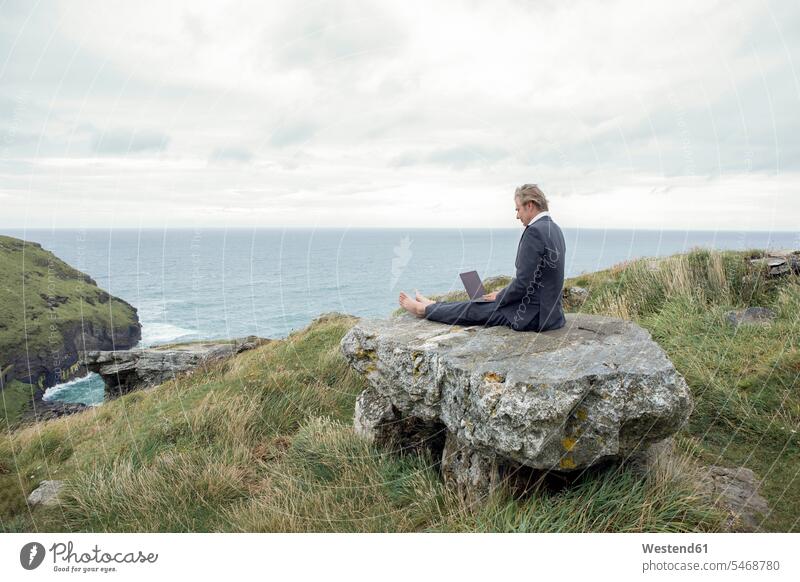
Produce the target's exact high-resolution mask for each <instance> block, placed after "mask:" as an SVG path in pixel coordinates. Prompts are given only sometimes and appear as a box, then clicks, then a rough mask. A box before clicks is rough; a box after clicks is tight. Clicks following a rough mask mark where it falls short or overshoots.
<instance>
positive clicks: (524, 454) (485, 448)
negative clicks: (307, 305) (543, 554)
mask: <svg viewBox="0 0 800 582" xmlns="http://www.w3.org/2000/svg"><path fill="white" fill-rule="evenodd" d="M566 317H567V324H566V326H565V327H563V328H561V329H558V330H552V331H548V332H544V333H533V332H516V331H513V330H511V329H509V328H506V327H491V328H484V327H482V326H473V327H461V326H448V325H442V324H440V323H435V322H430V321H427V320H422V319H417V318H414V317H412V316H410V315H402V316H400V317H396V318H392V319H388V320H380V319H361V320H360V321H359V322H358V323H357V324H356V325H355V326H354V327H353V328H352V329H351V330H350V331H349V332H348V333H347V334H346V335H345V336H344V337H343V338H342V341H341V349H342V352H343V353H344V355H345V357H346V358H347V360H348V361H349V362H350V364H351V365H352V366H353V367H354V368H355V369H357V370H358V371H360V372H361V373H363V374H365V376H366V378H367V380H368V383H369V387H368V388H367V389H366V390H365V391H364V392H363V393H362V394H361V395H359V397H358V399H357V403H356V410H355V419H354V426H355V429H356V431H357V432H358V433H360V434H362V435H364V436H365V437H367V438H369V439H372V440H374V441H376V442H378V443H394V444H395V445H399V446H401V447H403V448H405V447H409V446H410V447H414V448H416V447H419V446H420V445H421V444H423V443H424V444H427V445H428V446H429V448H431V449H432V450H433V451H434V452H435V453H436V454H437V455H438V454H441V455H442V456H441V460H442V461H441V470H442V474H443V476H444V478H445V479H446V481H448V482H449V483H452V484H454V485H455V486H456V487H457V488H458V490H459V491H460V492H461V493H462V496H463V497H465V499H467V500H471V501H475V500H478V499H480V498H481V497H482V496H484V495H486V494H487V493H488V492H490V491H491V490H492V489H493V488H494V487H495V486H496V485H497V483H499V481H500V476H501V475H502V474H503V472H504V467H505V468H508V467H513V466H525V467H530V468H533V469H539V470H544V471H558V472H566V473H574V472H576V471H581V470H584V469H586V468H588V467H591V466H594V465H596V464H601V463H603V462H605V461H610V460H623V459H625V458H626V457H629V456H631V455H633V454H635V453H637V452H640V451H642V450H644V449H646V448H647V447H649V446H650V445H651V444H652V443H655V442H658V441H661V440H663V439H665V438H667V437H669V436H671V435H672V434H674V433H675V432H676V431H677V430H678V428H679V427H680V426H681V425H682V424H683V423H684V422H685V421H686V419H687V418H688V416H689V414H690V413H691V410H692V400H691V396H690V393H689V389H688V387H687V385H686V382H685V381H684V379H683V378H682V377H681V376H680V375H679V374H678V373H677V372H676V371H675V368H674V367H673V365H672V363H671V362H670V361H669V359H668V358H667V356H666V354H665V353H664V351H663V350H662V349H661V348H660V347H659V346H658V345H657V344H656V343H655V342H654V341H653V340H652V339H651V337H650V335H649V333H648V332H647V331H645V330H644V329H642V328H640V327H639V326H637V325H636V324H634V323H632V322H629V321H623V320H620V319H613V318H607V317H600V316H593V315H584V314H567V316H566Z"/></svg>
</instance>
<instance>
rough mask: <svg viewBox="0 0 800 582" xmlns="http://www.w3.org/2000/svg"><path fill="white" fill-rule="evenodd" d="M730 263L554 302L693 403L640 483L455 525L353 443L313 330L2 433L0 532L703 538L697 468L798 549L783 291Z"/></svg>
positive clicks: (611, 276)
mask: <svg viewBox="0 0 800 582" xmlns="http://www.w3.org/2000/svg"><path fill="white" fill-rule="evenodd" d="M745 256H746V255H745V254H743V253H738V254H736V253H730V254H728V253H722V254H716V253H703V252H700V251H697V252H693V253H690V254H689V255H684V256H681V257H675V258H672V259H670V261H665V262H663V264H662V265H661V267H660V269H659V270H658V271H651V270H650V269H648V268H647V264H646V263H645V262H642V263H641V264H640V263H639V262H634V263H631V264H627V265H620V266H617V267H614V268H612V269H609V270H606V271H603V272H600V273H595V274H590V275H583V276H581V277H579V278H575V279H573V280H570V281H568V282H567V284H568V285H574V284H582V285H583V286H586V287H587V288H589V289H590V295H589V299H588V300H587V303H586V304H585V305H583V306H582V308H581V309H582V310H583V311H589V312H592V313H608V314H617V315H619V314H621V313H623V312H624V313H625V314H626V316H627V317H630V318H632V319H635V320H636V321H637V322H639V323H640V324H641V325H643V326H644V327H646V328H647V329H648V330H650V332H651V333H652V334H653V337H654V338H655V339H656V341H658V342H659V343H660V344H661V345H662V346H663V347H664V349H665V350H666V351H667V352H668V354H669V355H670V357H671V358H672V360H673V362H674V363H675V365H676V367H677V368H678V370H679V371H680V372H681V373H682V374H683V375H684V376H685V377H686V378H687V381H688V382H689V385H690V387H691V389H692V391H693V394H694V398H695V404H696V406H695V410H694V412H693V415H692V418H691V419H690V422H689V423H688V425H687V426H686V427H685V429H684V430H683V431H682V432H681V433H680V434H679V435H677V438H676V441H677V443H678V445H679V446H678V447H677V449H678V453H677V454H676V455H674V456H671V457H667V458H665V459H662V460H661V461H659V462H658V463H657V465H656V467H655V468H654V470H652V471H650V472H649V473H648V474H647V475H645V476H642V475H639V474H637V473H634V472H631V471H629V470H627V469H625V468H622V467H611V468H608V469H606V470H603V471H599V472H593V473H589V472H587V473H586V474H584V475H583V476H581V478H580V479H578V481H577V482H576V483H574V484H573V485H572V486H570V487H568V488H564V489H561V490H555V489H548V488H546V487H544V486H542V487H539V488H536V489H535V490H534V491H533V492H531V493H530V494H529V495H527V496H526V497H524V498H514V497H512V496H511V495H510V494H509V493H508V492H507V491H506V490H504V489H501V490H499V491H498V492H497V493H495V494H494V495H493V496H492V497H491V498H489V499H488V500H487V501H486V503H485V504H483V505H482V506H480V507H464V506H463V505H462V504H461V503H460V502H459V500H458V499H456V498H455V497H454V495H453V493H452V492H451V491H450V490H448V489H447V488H446V487H444V486H443V485H442V482H441V480H440V478H439V476H438V474H437V470H436V468H435V463H434V460H433V459H431V458H430V457H429V456H428V455H427V453H422V454H409V455H404V456H397V455H394V454H391V453H388V452H386V451H383V450H380V449H378V448H375V447H374V446H373V445H371V444H369V443H367V442H365V441H364V440H363V439H361V438H359V437H357V436H356V435H355V434H354V433H353V431H352V428H351V427H352V414H353V406H354V402H355V398H356V396H357V394H358V393H359V392H360V391H361V390H362V389H363V388H364V387H365V383H364V379H363V378H362V377H360V376H359V375H358V374H356V373H354V372H353V371H352V370H351V369H350V368H349V366H348V365H347V364H346V362H345V361H344V359H343V357H342V356H341V354H340V352H339V340H340V339H341V337H342V336H343V335H344V334H345V333H346V332H347V330H348V329H350V327H352V325H353V324H354V323H355V321H356V320H355V318H352V317H350V316H344V315H340V316H327V317H324V318H319V319H318V320H316V321H315V322H313V323H312V324H311V325H309V326H308V327H307V328H306V329H304V330H301V331H299V332H295V333H293V334H292V335H290V336H289V337H288V338H287V339H286V340H280V341H273V342H270V343H268V344H265V345H262V346H259V347H258V348H256V349H254V350H250V351H247V352H243V353H241V354H239V355H237V356H236V357H233V358H230V359H227V360H225V361H222V362H217V363H214V364H211V365H209V366H207V367H205V368H202V369H198V370H196V371H195V372H194V373H193V374H191V375H189V376H181V377H178V378H176V379H174V380H171V381H169V382H166V383H164V384H162V385H160V386H157V387H155V388H152V389H148V390H142V391H138V392H133V393H130V394H127V395H125V396H123V397H120V398H119V399H116V400H114V401H111V402H108V403H106V404H104V405H103V406H102V407H98V408H95V409H92V410H90V411H87V412H85V413H81V414H78V415H73V416H69V417H64V418H60V419H57V420H53V421H48V422H44V423H39V424H37V425H33V426H30V427H27V428H24V429H21V430H17V431H15V432H12V433H7V434H6V435H5V436H4V437H3V438H2V440H0V530H2V531H125V532H128V531H130V532H135V531H177V532H184V531H187V532H188V531H209V532H210V531H338V532H363V531H380V532H383V531H486V532H493V531H503V532H516V531H520V532H527V531H554V532H555V531H559V532H564V531H571V532H589V531H593V532H597V531H604V532H605V531H629V532H633V531H650V532H653V531H666V532H673V531H718V530H720V529H721V528H722V522H723V520H724V515H722V513H721V512H720V511H719V510H717V509H716V508H715V507H714V506H713V505H712V504H711V501H710V500H709V499H707V498H706V497H705V496H704V495H703V494H702V493H701V492H700V491H699V490H698V489H697V481H698V474H697V470H698V465H699V464H700V463H715V464H724V465H731V466H734V465H745V466H748V467H750V468H752V469H753V470H754V471H756V473H757V474H758V475H759V476H760V477H761V478H763V483H762V494H764V495H765V497H767V499H768V501H769V503H770V506H771V508H772V512H771V513H770V514H769V515H768V516H767V518H766V520H765V521H764V524H763V526H764V528H765V529H767V530H769V531H797V530H798V522H797V519H798V516H800V493H798V489H800V488H798V487H797V486H796V482H797V481H796V477H797V472H798V469H799V468H800V455H798V446H797V439H796V436H795V435H796V433H793V432H792V430H796V428H797V425H798V419H800V397H799V396H798V394H797V392H798V391H797V384H798V383H797V374H798V372H800V369H799V368H798V366H799V364H800V362H799V361H798V351H797V338H798V334H797V314H798V307H800V283H798V281H797V280H796V278H783V279H781V280H779V281H769V280H766V279H764V278H762V277H759V276H757V274H753V273H749V272H748V271H747V267H746V263H745V260H744V258H745ZM720 268H721V269H722V270H721V273H723V275H720V270H719V269H720ZM502 284H503V281H498V282H497V283H496V286H495V288H496V287H499V286H502ZM642 285H647V286H648V288H647V289H642V288H641V287H642ZM743 289H744V291H743ZM745 305H763V306H767V307H771V308H772V309H774V310H775V311H776V312H777V313H778V318H777V320H776V321H775V322H774V323H773V324H772V325H771V326H769V327H758V328H753V329H745V328H740V329H739V330H734V329H733V328H731V327H729V326H728V325H727V324H726V323H725V321H724V312H725V310H727V309H730V308H735V307H741V306H745ZM43 479H65V480H66V482H67V485H66V487H65V489H64V491H63V493H62V501H63V502H62V505H61V506H60V507H58V508H50V509H37V510H36V511H34V512H30V511H29V510H28V507H27V505H26V503H25V497H26V496H27V495H28V494H29V493H30V491H31V490H33V489H34V488H35V487H36V486H37V485H38V483H39V482H40V481H41V480H43Z"/></svg>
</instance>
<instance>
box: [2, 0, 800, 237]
mask: <svg viewBox="0 0 800 582" xmlns="http://www.w3.org/2000/svg"><path fill="white" fill-rule="evenodd" d="M498 3H499V4H498ZM4 17H5V18H3V19H0V54H3V55H4V57H3V60H2V62H0V150H1V151H0V153H2V156H0V157H2V160H0V173H2V177H3V179H4V180H8V181H10V182H11V183H12V184H11V185H10V186H9V187H8V188H7V189H4V191H5V192H9V193H11V194H10V196H9V197H7V198H5V199H4V216H3V219H4V220H6V221H11V222H13V221H20V220H23V219H25V217H26V216H27V214H25V211H24V210H19V209H24V208H26V204H29V203H30V204H33V205H37V206H38V205H39V203H40V202H41V200H42V199H47V200H51V198H50V197H49V196H50V195H48V194H47V193H48V192H58V193H61V194H62V195H65V196H66V195H70V196H81V197H85V199H87V200H89V201H90V202H91V203H92V204H95V203H96V201H97V200H108V201H109V202H108V204H112V205H113V204H118V205H124V204H127V202H126V201H127V200H130V199H132V198H133V196H134V195H136V196H140V195H141V196H142V198H141V199H142V200H144V201H145V203H146V209H145V211H144V214H143V216H144V220H145V222H146V221H147V220H151V219H152V220H155V218H151V217H156V216H159V215H161V216H160V217H163V216H165V213H167V212H171V211H174V209H176V208H183V209H184V210H183V211H181V212H178V213H177V214H178V215H180V217H183V216H190V215H191V214H192V212H193V209H195V208H196V209H204V210H203V212H205V211H207V210H208V209H212V208H216V207H217V206H216V205H218V204H219V199H220V193H226V195H228V194H230V195H232V196H234V197H235V200H236V203H235V206H236V207H237V208H242V209H248V208H250V204H249V203H250V202H252V204H254V205H255V204H256V202H257V203H258V204H262V205H264V207H269V209H270V212H271V214H270V217H274V220H287V221H296V220H312V218H310V216H311V215H307V214H306V213H305V212H303V213H298V211H297V210H298V208H302V207H304V204H307V201H312V202H313V203H314V204H321V203H322V201H327V204H329V205H330V208H334V209H335V208H336V207H337V205H338V204H340V203H343V202H345V201H346V203H347V205H348V209H349V213H350V214H351V215H353V216H356V217H357V219H358V220H359V221H361V222H362V223H364V224H375V225H378V224H382V223H390V224H406V225H409V226H412V225H415V224H422V223H424V224H425V225H426V226H436V225H440V226H452V225H459V226H462V225H476V226H477V225H484V224H485V225H493V226H499V225H504V224H509V222H507V219H508V218H509V216H508V208H507V202H508V196H509V194H508V193H509V192H512V191H513V188H514V186H516V185H519V184H521V183H525V182H537V183H540V184H543V185H545V186H546V192H547V193H548V194H550V193H553V195H554V196H555V199H556V200H558V199H559V198H560V199H562V200H577V199H579V200H580V203H579V204H578V203H575V204H572V203H570V204H568V205H565V206H564V207H563V208H564V209H565V210H566V211H568V212H569V213H570V215H569V218H570V220H573V221H574V222H575V223H581V222H583V223H585V222H586V221H591V220H595V217H596V216H598V215H597V213H596V206H597V205H600V204H601V202H602V201H601V199H600V198H598V197H599V196H600V195H602V194H606V193H608V192H621V191H623V190H624V191H625V195H624V196H623V195H621V194H617V195H616V198H612V199H613V200H617V201H619V203H620V204H621V203H622V202H623V201H629V200H634V199H636V196H635V195H634V192H636V191H638V190H637V189H640V191H641V197H640V199H637V200H639V201H640V202H641V204H640V203H639V202H637V204H636V205H629V206H628V209H627V210H626V212H623V213H620V212H617V213H616V214H613V220H624V221H627V223H628V224H630V225H637V224H641V223H644V222H646V221H652V220H660V218H661V216H660V214H659V213H658V212H657V211H655V210H654V209H658V208H660V206H661V205H662V204H663V200H661V198H663V196H664V195H665V194H663V193H665V192H669V193H670V195H671V194H673V193H675V192H680V193H682V195H685V199H686V200H689V199H691V196H689V195H688V194H686V192H688V191H689V190H692V189H693V190H692V191H693V196H694V198H695V199H696V200H698V201H715V202H714V203H716V201H719V200H721V198H720V197H719V194H718V192H719V188H720V187H721V185H725V186H726V187H727V186H728V185H729V182H728V181H727V180H728V178H729V177H730V176H732V175H735V176H751V177H753V178H754V179H753V180H752V181H748V184H749V186H750V187H753V188H757V189H759V190H760V191H763V192H768V193H770V196H774V197H775V199H776V200H781V201H783V200H784V199H785V196H784V193H783V192H784V190H785V191H787V192H789V191H791V192H796V190H797V188H798V186H800V142H798V140H797V139H796V135H797V133H798V131H800V117H798V116H797V114H796V111H797V109H798V104H800V103H799V102H800V82H798V77H797V72H796V71H795V65H794V62H793V57H792V55H794V54H797V53H798V49H800V34H798V31H800V12H798V11H797V9H796V6H795V3H794V2H793V1H788V0H777V1H775V0H770V2H768V3H764V2H763V0H743V1H742V2H737V3H729V2H724V1H722V0H711V1H709V2H703V3H696V2H693V1H691V0H676V1H675V2H672V3H666V4H659V5H658V6H655V7H653V6H651V5H645V4H643V3H641V2H636V1H635V0H612V1H610V2H606V3H593V2H578V3H532V2H519V1H516V0H497V2H496V3H492V4H489V3H479V2H474V1H472V0H463V1H462V0H443V1H442V2H436V3H429V2H423V1H422V0H408V1H406V2H397V3H381V4H375V3H373V2H366V1H358V0H354V1H341V2H340V1H336V0H331V1H327V0H326V1H316V0H314V1H312V2H311V3H305V4H302V5H299V4H297V3H295V2H291V1H289V0H285V1H280V0H278V1H276V2H269V3H263V2H256V1H252V2H248V1H243V2H237V3H232V4H225V5H223V4H221V3H213V2H212V3H202V2H200V3H198V2H189V1H175V2H170V3H163V2H157V1H155V0H140V1H137V2H135V3H132V2H128V1H124V0H107V1H106V2H103V3H101V5H98V4H97V3H95V2H92V1H84V0H71V1H68V2H67V1H64V2H62V1H59V0H43V2H41V3H24V2H17V3H15V4H14V5H13V9H12V10H11V11H8V10H5V9H4ZM42 39H47V42H46V43H43V42H42ZM794 61H795V62H796V61H797V59H794ZM256 153H257V155H256ZM144 170H146V171H147V175H148V180H147V186H148V188H151V189H152V192H151V194H152V195H145V194H142V180H141V172H142V171H144ZM708 177H711V178H712V179H711V180H707V179H706V178H708ZM686 178H692V179H693V180H691V185H690V186H687V185H686V184H685V183H684V182H682V180H684V179H686ZM677 184H681V188H680V189H676V188H677ZM759 185H760V186H759ZM4 188H5V185H4ZM165 192H168V193H169V195H168V196H167V195H165V194H164V193H165ZM26 193H27V194H26ZM353 193H363V195H359V196H353ZM26 195H27V196H28V197H27V198H25V196H26ZM495 196H496V198H495ZM248 197H249V198H250V199H251V200H248ZM420 197H424V199H425V203H426V204H428V205H430V206H435V205H440V207H442V208H453V207H455V206H457V205H459V204H461V203H462V202H463V201H465V200H466V201H468V202H469V203H468V204H466V203H465V205H464V207H463V214H455V213H449V212H448V213H443V212H440V213H428V214H427V215H425V216H421V215H420V213H418V212H415V210H414V207H412V205H411V204H410V203H408V201H409V200H413V199H419V198H420ZM487 197H488V199H489V200H492V201H494V200H497V202H496V204H497V208H494V207H492V208H491V209H488V210H487V205H486V200H487ZM660 197H661V198H660ZM383 200H385V201H386V202H385V204H382V203H381V201H383ZM398 200H399V201H400V203H397V201H398ZM741 200H742V204H744V205H746V204H747V199H746V197H742V198H741ZM29 201H30V202H29ZM389 201H391V204H392V205H393V206H392V212H391V213H387V212H386V211H385V206H387V205H389V204H390V202H389ZM781 203H782V204H783V202H781ZM92 204H89V206H88V207H89V208H93V207H94V206H92ZM404 204H405V208H404ZM492 204H494V202H492ZM698 204H699V202H698ZM751 204H752V209H751V211H752V212H751V215H752V216H757V217H760V218H759V220H761V221H762V222H763V226H764V227H768V226H769V222H767V218H765V215H764V214H763V212H762V211H761V209H760V208H759V207H758V204H757V203H756V202H752V203H751ZM359 205H361V206H359ZM56 206H57V205H56ZM556 206H557V205H556ZM259 207H260V206H259ZM648 208H649V210H648ZM13 209H17V210H13ZM281 209H283V211H282V210H281ZM284 211H285V212H284ZM59 212H61V213H62V214H61V215H60V217H61V219H62V220H67V219H68V216H69V214H68V213H69V210H64V209H59ZM64 212H67V214H63V213H64ZM198 212H200V210H198ZM459 212H461V210H460V211H459ZM88 216H90V215H87V214H85V213H84V214H82V215H81V216H80V217H78V218H80V219H81V220H84V219H87V217H88ZM209 216H212V217H213V216H214V214H213V212H210V211H209ZM322 216H323V218H322V219H321V220H323V221H324V220H339V221H342V220H345V219H344V218H334V214H333V213H331V212H329V211H326V212H325V213H323V215H322ZM654 217H655V218H654ZM73 218H74V216H73ZM246 218H247V212H243V213H242V220H244V219H246ZM695 218H696V217H694V216H692V217H691V220H692V221H694V220H695ZM701 218H702V219H703V220H706V221H709V224H711V222H713V220H716V219H715V218H714V217H713V216H712V215H710V214H708V213H705V215H704V216H703V217H701ZM682 219H683V220H686V221H687V222H688V221H690V217H689V216H686V217H685V218H682ZM780 219H781V220H783V218H782V217H781V218H780ZM42 220H43V221H45V222H46V221H47V220H48V219H47V217H44V216H43V217H42ZM97 220H98V221H100V220H103V219H102V218H99V217H98V218H97ZM270 220H273V218H270ZM736 220H737V216H736V215H735V214H726V215H725V221H726V223H727V224H730V225H734V226H735V224H736ZM312 222H313V220H312ZM510 224H511V225H513V224H514V221H513V213H512V216H511V221H510ZM693 224H694V222H693Z"/></svg>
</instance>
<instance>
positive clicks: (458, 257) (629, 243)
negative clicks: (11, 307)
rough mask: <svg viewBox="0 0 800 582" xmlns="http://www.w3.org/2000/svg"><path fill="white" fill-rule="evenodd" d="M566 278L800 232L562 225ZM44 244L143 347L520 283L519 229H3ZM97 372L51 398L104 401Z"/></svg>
mask: <svg viewBox="0 0 800 582" xmlns="http://www.w3.org/2000/svg"><path fill="white" fill-rule="evenodd" d="M563 231H564V236H565V239H566V244H567V256H566V268H565V270H566V276H567V277H574V276H577V275H580V274H582V273H589V272H594V271H598V270H602V269H605V268H608V267H610V266H612V265H614V264H617V263H620V262H623V261H628V260H632V259H635V258H640V257H658V256H666V255H672V254H675V253H681V252H686V251H688V250H690V249H692V248H696V247H700V248H713V249H720V250H723V249H729V250H746V249H751V248H753V249H755V248H759V249H773V250H776V249H790V248H791V249H796V248H798V247H800V235H798V233H797V232H794V231H757V230H749V231H720V230H718V231H705V230H646V229H587V228H581V229H575V228H564V229H563ZM0 234H5V235H9V236H14V237H17V238H21V239H25V240H29V241H33V242H37V243H39V244H41V245H42V247H43V248H45V249H47V250H50V251H52V252H53V253H55V255H56V256H58V257H59V258H60V259H62V260H64V261H66V262H67V263H68V264H70V265H71V266H73V267H74V268H76V269H78V270H80V271H82V272H84V273H86V274H88V275H89V276H91V277H92V278H93V279H94V280H95V281H96V282H97V284H98V286H100V287H101V288H103V289H105V290H106V291H108V292H109V293H111V294H112V295H115V296H117V297H120V298H121V299H124V300H125V301H127V302H128V303H130V304H131V305H133V306H134V307H136V308H137V309H138V313H139V318H140V321H141V323H142V341H141V342H140V344H139V345H140V346H143V347H146V346H153V345H158V344H163V343H170V342H175V341H192V340H201V339H222V338H233V337H242V336H246V335H257V336H261V337H267V338H274V339H279V338H284V337H286V336H287V335H288V334H289V333H291V332H292V331H293V330H297V329H301V328H303V327H305V326H306V325H308V324H309V323H310V322H311V321H312V320H313V319H314V318H315V317H317V316H318V315H320V314H321V313H325V312H330V311H339V312H343V313H349V314H352V315H355V316H358V317H387V316H388V315H389V314H390V313H391V312H392V311H393V310H394V309H395V308H396V307H398V295H399V292H400V291H401V290H404V291H406V292H407V293H413V291H414V289H418V290H419V291H420V292H422V293H426V294H440V293H446V292H449V291H453V290H457V289H458V290H460V289H462V285H461V279H460V277H459V273H462V272H464V271H471V270H476V271H478V274H479V275H480V276H481V278H483V279H486V278H489V277H492V276H497V275H508V276H513V275H514V259H515V256H516V250H517V243H518V241H519V237H520V236H521V234H522V227H521V226H520V227H517V228H503V229H498V228H450V229H436V228H404V227H393V228H333V227H324V228H323V227H319V228H317V227H313V228H312V227H286V228H283V227H281V228H276V227H253V228H245V227H236V228H226V227H202V228H197V227H175V228H166V229H164V228H113V229H104V228H88V227H87V228H74V229H73V228H48V229H38V228H37V229H33V228H28V229H12V228H0ZM103 394H104V393H103V383H102V380H101V379H100V377H99V376H98V375H97V374H88V375H87V376H86V377H84V378H80V379H76V380H72V381H70V382H67V383H65V384H60V385H58V386H54V387H52V388H50V389H48V391H47V393H46V395H45V399H47V400H51V399H52V400H59V401H63V402H83V403H85V404H99V403H101V402H102V401H103Z"/></svg>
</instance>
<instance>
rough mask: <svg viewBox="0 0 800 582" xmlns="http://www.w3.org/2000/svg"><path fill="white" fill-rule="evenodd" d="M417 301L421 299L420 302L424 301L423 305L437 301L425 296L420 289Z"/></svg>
mask: <svg viewBox="0 0 800 582" xmlns="http://www.w3.org/2000/svg"><path fill="white" fill-rule="evenodd" d="M414 291H417V290H416V289H414ZM417 301H419V302H420V303H422V304H423V305H430V304H431V303H436V302H435V301H431V300H430V299H428V298H427V297H425V296H424V295H423V294H422V293H420V292H419V291H417Z"/></svg>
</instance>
